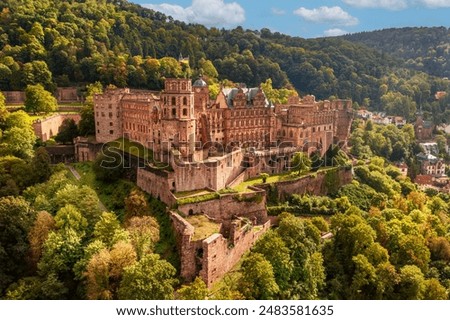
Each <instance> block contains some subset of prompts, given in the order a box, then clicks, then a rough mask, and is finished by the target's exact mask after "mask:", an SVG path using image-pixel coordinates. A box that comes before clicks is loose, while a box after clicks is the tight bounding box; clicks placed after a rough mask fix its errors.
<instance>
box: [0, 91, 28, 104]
mask: <svg viewBox="0 0 450 320" xmlns="http://www.w3.org/2000/svg"><path fill="white" fill-rule="evenodd" d="M2 93H3V95H4V96H5V102H6V104H22V103H24V102H25V91H2Z"/></svg>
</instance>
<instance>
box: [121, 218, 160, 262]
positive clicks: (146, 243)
mask: <svg viewBox="0 0 450 320" xmlns="http://www.w3.org/2000/svg"><path fill="white" fill-rule="evenodd" d="M126 231H127V232H128V234H129V236H130V240H131V243H132V244H133V246H134V248H135V250H136V253H137V256H138V258H139V259H140V258H141V257H143V256H144V255H145V254H149V253H152V252H153V249H154V247H155V244H156V243H157V242H158V241H159V233H160V229H159V224H158V222H157V221H156V219H155V218H153V217H149V216H143V217H132V218H131V219H129V220H127V222H126Z"/></svg>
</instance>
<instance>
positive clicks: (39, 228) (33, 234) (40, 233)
mask: <svg viewBox="0 0 450 320" xmlns="http://www.w3.org/2000/svg"><path fill="white" fill-rule="evenodd" d="M54 229H55V220H54V219H53V216H52V215H51V214H50V213H48V212H47V211H40V212H38V214H37V215H36V220H35V221H34V224H33V227H32V228H31V229H30V231H29V233H28V240H29V243H30V256H31V257H30V260H31V263H32V264H33V265H34V266H35V267H36V266H37V263H38V261H39V259H40V258H41V256H42V247H43V245H44V243H45V241H46V240H47V238H48V235H49V233H50V232H51V231H52V230H54Z"/></svg>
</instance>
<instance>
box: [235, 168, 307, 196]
mask: <svg viewBox="0 0 450 320" xmlns="http://www.w3.org/2000/svg"><path fill="white" fill-rule="evenodd" d="M298 177H299V176H292V175H291V172H284V173H280V174H274V175H271V176H269V177H268V178H267V179H266V182H265V183H274V182H279V181H286V180H294V179H297V178H298ZM262 183H263V179H262V178H261V177H255V178H251V179H249V180H247V181H244V182H242V183H241V184H239V185H237V186H236V187H234V190H236V191H237V192H246V191H248V190H247V189H248V187H250V186H254V185H257V184H262Z"/></svg>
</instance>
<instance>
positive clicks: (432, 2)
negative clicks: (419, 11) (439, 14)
mask: <svg viewBox="0 0 450 320" xmlns="http://www.w3.org/2000/svg"><path fill="white" fill-rule="evenodd" d="M419 2H421V3H422V4H424V5H425V6H427V7H429V8H448V7H450V0H420V1H419Z"/></svg>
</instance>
